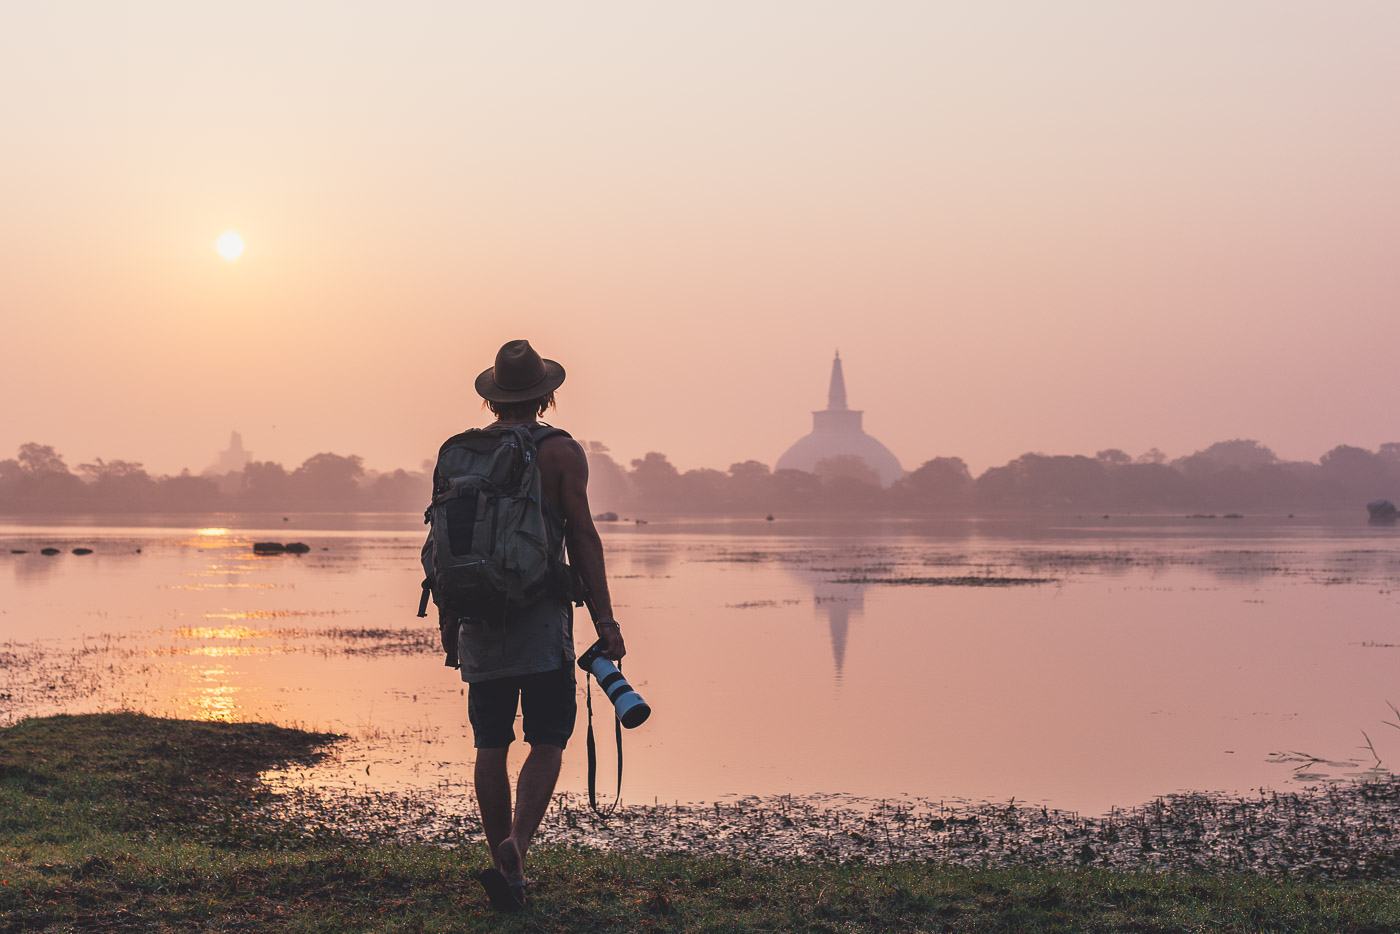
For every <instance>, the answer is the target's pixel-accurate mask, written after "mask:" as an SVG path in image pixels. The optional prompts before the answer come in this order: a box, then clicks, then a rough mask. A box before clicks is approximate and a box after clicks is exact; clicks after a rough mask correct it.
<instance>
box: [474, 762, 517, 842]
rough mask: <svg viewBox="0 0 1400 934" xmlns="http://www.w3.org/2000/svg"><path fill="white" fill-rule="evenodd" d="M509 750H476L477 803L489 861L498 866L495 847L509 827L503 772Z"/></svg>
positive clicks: (507, 779) (506, 782)
mask: <svg viewBox="0 0 1400 934" xmlns="http://www.w3.org/2000/svg"><path fill="white" fill-rule="evenodd" d="M509 751H510V747H509V746H503V747H501V748H500V749H478V750H477V751H476V774H475V782H476V803H477V806H478V807H480V808H481V829H482V830H483V831H485V832H486V845H487V847H489V848H490V850H491V861H492V862H493V863H495V864H496V868H497V869H501V868H502V867H501V862H500V860H499V859H497V858H496V848H497V847H499V846H500V845H501V843H502V842H503V841H504V840H505V839H506V838H507V837H509V836H510V827H511V822H510V777H509V776H508V775H506V753H507V752H509Z"/></svg>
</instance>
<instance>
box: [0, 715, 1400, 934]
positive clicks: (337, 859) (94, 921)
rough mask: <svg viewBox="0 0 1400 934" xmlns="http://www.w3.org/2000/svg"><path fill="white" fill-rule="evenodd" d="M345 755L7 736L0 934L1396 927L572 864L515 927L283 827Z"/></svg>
mask: <svg viewBox="0 0 1400 934" xmlns="http://www.w3.org/2000/svg"><path fill="white" fill-rule="evenodd" d="M334 739H335V737H332V736H329V735H326V734H313V733H305V732H300V731H296V730H288V729H283V728H279V727H273V726H268V725H265V724H214V723H202V722H192V721H178V720H162V719H157V718H151V717H145V716H141V715H138V714H126V713H124V714H95V715H84V716H58V717H46V718H34V719H30V720H24V721H21V722H20V723H18V724H16V725H15V726H12V727H8V728H5V729H3V730H0V932H6V934H8V932H19V931H52V932H68V931H118V930H121V931H132V930H150V931H195V930H201V931H485V930H492V931H495V930H507V931H512V930H520V931H582V932H602V931H639V930H649V931H833V932H834V931H871V932H874V931H896V930H897V931H1006V932H1010V931H1060V930H1063V931H1071V930H1073V931H1086V930H1087V931H1143V932H1169V931H1240V932H1243V931H1273V930H1277V931H1300V932H1301V931H1319V932H1321V931H1328V932H1356V934H1362V932H1380V931H1392V930H1400V895H1397V893H1396V891H1395V887H1394V885H1393V882H1391V881H1388V880H1370V881H1366V880H1357V881H1350V880H1349V881H1344V882H1330V881H1326V880H1324V879H1321V878H1318V877H1315V876H1309V875H1302V874H1299V875H1282V874H1275V875H1273V876H1268V877H1265V876H1261V875H1257V874H1252V873H1239V872H1236V873H1215V874H1210V873H1201V872H1196V873H1183V872H1145V871H1124V870H1113V869H1099V868H1080V867H1075V866H1068V865H1059V866H1037V867H1029V866H1010V867H1002V868H967V867H960V866H955V865H950V864H947V863H942V862H937V861H927V860H905V861H896V862H890V863H883V864H878V865H876V864H870V863H865V862H862V861H858V860H847V861H842V862H836V861H782V862H756V861H748V860H743V859H737V858H733V857H724V856H695V855H675V854H672V855H664V856H648V855H646V854H645V853H644V852H643V851H641V850H632V851H617V852H604V851H598V850H592V849H588V848H586V847H579V846H549V847H541V848H538V849H536V850H535V851H534V852H533V853H532V857H531V859H532V874H533V876H534V877H535V878H536V880H537V883H538V885H537V893H536V896H535V899H534V902H533V906H532V908H531V909H530V910H529V911H528V912H526V913H525V914H523V915H521V916H518V917H503V916H500V915H497V914H495V913H494V912H492V911H491V909H490V908H489V907H488V906H487V905H486V902H485V899H484V898H483V897H482V895H481V893H480V889H479V888H478V886H477V885H476V883H475V882H474V881H473V880H472V878H471V876H472V873H473V872H474V871H475V870H477V869H478V868H480V867H481V866H482V865H484V863H485V853H484V850H483V849H482V847H481V846H480V844H479V843H474V844H470V845H467V846H463V847H459V848H452V847H443V846H434V845H430V844H426V843H407V842H377V843H369V842H362V841H358V840H356V839H354V838H353V837H352V836H351V835H350V834H349V833H342V832H340V831H339V830H337V829H336V826H335V820H334V815H331V817H332V819H331V820H330V821H329V823H328V824H327V825H326V826H324V827H322V828H320V829H319V830H318V832H316V833H314V834H312V833H308V832H307V831H306V830H305V829H304V828H303V827H301V826H299V825H298V824H296V823H292V822H287V821H285V820H282V819H280V818H278V817H276V816H274V815H275V811H272V810H269V809H268V808H267V807H266V805H267V804H268V803H269V797H270V795H269V792H268V790H267V788H266V787H264V786H262V785H261V784H260V783H259V782H258V780H257V776H258V774H259V773H260V772H262V771H264V770H266V769H268V768H272V767H273V766H275V765H278V764H281V763H287V762H298V761H308V760H310V759H313V758H314V757H315V756H316V755H318V750H320V749H322V748H324V747H325V746H326V744H328V743H330V742H332V741H333V740H334ZM347 829H348V828H347Z"/></svg>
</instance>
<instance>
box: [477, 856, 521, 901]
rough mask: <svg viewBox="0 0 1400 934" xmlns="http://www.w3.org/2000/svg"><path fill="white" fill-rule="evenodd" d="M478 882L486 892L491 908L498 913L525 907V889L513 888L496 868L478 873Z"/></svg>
mask: <svg viewBox="0 0 1400 934" xmlns="http://www.w3.org/2000/svg"><path fill="white" fill-rule="evenodd" d="M476 881H478V882H480V883H481V887H482V888H483V889H485V890H486V897H487V898H488V899H489V900H490V901H491V907H492V908H494V909H496V910H497V911H519V910H520V909H522V908H524V907H525V889H524V887H523V886H521V887H519V888H517V887H515V886H512V885H511V884H510V883H509V882H507V881H506V877H505V876H503V875H501V871H500V870H499V869H497V868H496V867H495V866H492V867H491V868H490V869H483V870H481V872H479V873H477V874H476Z"/></svg>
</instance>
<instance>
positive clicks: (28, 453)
mask: <svg viewBox="0 0 1400 934" xmlns="http://www.w3.org/2000/svg"><path fill="white" fill-rule="evenodd" d="M19 466H20V469H21V470H23V471H24V472H25V473H28V474H66V473H68V465H67V464H65V463H64V462H63V457H62V455H60V454H59V453H58V452H57V451H55V450H54V449H53V446H52V445H49V444H35V443H34V442H32V441H31V442H29V443H28V444H21V445H20V446H19Z"/></svg>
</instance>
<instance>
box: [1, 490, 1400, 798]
mask: <svg viewBox="0 0 1400 934" xmlns="http://www.w3.org/2000/svg"><path fill="white" fill-rule="evenodd" d="M288 520H289V521H286V522H283V521H282V518H281V517H280V516H276V517H241V518H240V517H232V516H219V517H211V518H205V519H204V520H203V524H202V525H200V524H198V523H190V522H189V520H188V519H183V518H174V517H165V518H153V519H146V520H143V521H144V522H145V523H146V524H144V525H129V526H121V527H117V526H110V525H106V526H98V525H80V524H57V523H55V524H42V525H41V524H23V522H22V521H21V520H15V519H11V520H9V522H8V524H4V525H0V562H3V565H4V566H3V567H0V723H11V722H14V721H15V720H17V719H19V718H22V717H26V716H32V715H42V714H50V713H56V712H70V713H77V712H87V711H96V710H111V709H117V708H121V709H131V710H139V711H143V712H147V713H151V714H156V715H162V716H176V717H191V718H204V719H214V720H265V721H270V722H274V723H280V724H284V725H288V726H298V727H304V728H309V729H317V730H329V731H334V732H339V733H344V734H346V735H347V736H348V740H347V742H346V743H345V744H344V745H343V746H342V747H341V748H340V749H339V751H338V752H337V754H336V755H334V756H332V757H331V758H329V759H328V760H327V761H326V762H324V763H322V764H321V765H319V766H317V767H315V768H312V769H307V770H300V771H298V772H296V773H295V775H294V776H293V777H292V778H291V779H290V780H292V781H295V782H297V783H299V784H301V785H303V786H309V787H315V788H319V789H329V790H331V791H335V790H337V789H347V790H348V789H355V790H357V791H366V790H368V791H402V790H411V791H415V792H419V793H424V792H426V793H434V794H436V793H441V794H456V795H461V794H464V789H466V788H468V785H467V783H468V782H469V779H470V772H471V769H470V764H471V761H472V749H471V739H470V729H469V727H468V725H467V717H466V700H465V697H464V695H463V688H464V685H463V684H462V683H461V682H460V680H458V677H457V673H456V672H455V671H452V670H450V669H446V668H444V667H443V665H442V662H441V657H440V653H439V649H438V646H437V639H438V637H437V629H436V624H435V622H433V621H430V620H420V619H417V618H416V617H415V615H414V614H415V612H416V608H417V599H418V593H419V587H418V585H419V581H420V580H421V578H422V571H421V568H420V567H419V565H418V550H419V546H420V544H421V542H422V532H421V531H420V530H419V528H415V527H414V525H413V523H412V520H411V519H410V518H405V517H398V516H393V517H385V516H364V517H328V516H321V517H316V516H294V517H288ZM182 524H183V525H182ZM197 525H198V526H199V527H197ZM420 528H421V527H420ZM601 530H602V532H603V536H604V542H605V547H606V549H607V559H608V569H609V572H610V577H611V579H612V588H613V595H614V602H615V604H616V607H617V615H618V617H619V619H620V620H621V622H622V625H623V627H624V632H625V634H626V638H627V644H628V649H629V655H628V658H627V661H626V663H625V664H624V670H625V672H626V674H627V675H628V678H629V680H631V681H632V683H633V684H634V686H635V687H636V688H637V689H638V690H639V691H640V692H641V693H642V694H643V695H644V696H645V697H646V699H647V700H648V701H649V702H650V703H651V705H652V707H653V708H654V711H655V713H654V715H653V717H652V718H651V720H650V721H649V722H647V723H646V724H645V725H644V726H642V727H641V728H640V729H637V730H635V731H630V732H628V733H627V734H626V756H627V760H626V778H625V786H624V799H625V800H627V801H630V802H638V803H642V802H645V803H647V804H650V803H652V802H653V801H661V802H671V801H678V802H682V803H686V802H711V801H717V800H727V799H730V798H732V797H734V796H748V795H754V796H772V795H789V794H790V795H847V796H853V797H856V798H874V799H879V798H890V797H898V796H913V797H918V798H923V799H931V800H948V801H1008V800H1011V799H1015V800H1016V801H1017V802H1028V803H1032V804H1045V805H1048V806H1049V807H1052V808H1062V809H1067V810H1074V811H1079V812H1083V813H1090V814H1093V813H1104V812H1106V811H1107V810H1108V809H1109V808H1111V807H1115V806H1118V807H1121V806H1132V805H1137V804H1139V803H1142V802H1144V801H1148V800H1151V799H1153V798H1154V797H1157V796H1160V795H1166V794H1171V793H1173V792H1178V791H1184V790H1197V791H1211V792H1216V791H1218V792H1229V793H1244V792H1247V791H1249V790H1251V789H1256V788H1260V787H1270V788H1280V789H1297V788H1300V787H1303V786H1305V785H1308V784H1316V783H1318V782H1326V781H1337V780H1345V779H1348V778H1353V777H1357V776H1361V775H1365V774H1371V773H1369V771H1368V770H1370V769H1372V768H1374V767H1375V766H1376V765H1377V762H1376V760H1377V759H1380V760H1381V762H1382V764H1383V765H1384V766H1389V765H1393V764H1394V763H1395V762H1400V727H1397V726H1395V725H1394V724H1397V723H1400V717H1397V715H1396V713H1395V712H1394V711H1393V710H1392V709H1391V708H1390V707H1389V706H1388V704H1389V702H1390V701H1395V702H1397V703H1400V683H1397V680H1396V677H1395V674H1396V662H1397V660H1400V612H1398V611H1400V605H1398V604H1400V590H1397V589H1396V587H1397V583H1400V538H1397V535H1400V532H1397V530H1394V529H1382V528H1370V527H1368V526H1366V524H1365V522H1364V519H1362V520H1356V519H1355V518H1354V517H1351V516H1347V517H1343V518H1337V517H1312V518H1309V517H1299V518H1296V519H1291V518H1256V517H1246V518H1242V519H1183V518H1164V517H1155V518H1143V517H1112V518H1100V517H1084V518H1081V519H1068V520H1054V519H1048V518H1047V519H1042V520H1039V521H1037V522H1034V523H1028V522H1012V521H1007V520H983V521H954V522H947V523H916V522H901V521H895V520H890V521H884V522H879V521H869V522H861V523H840V522H802V521H783V520H781V519H779V520H778V521H776V522H772V523H769V522H763V521H747V520H745V521H718V520H716V521H697V520H671V521H662V520H655V521H652V522H651V523H650V524H647V525H625V524H621V523H610V524H606V525H604V526H603V527H602V529H601ZM259 540H274V541H284V542H286V541H301V542H305V543H306V544H307V545H309V546H310V548H311V550H310V552H309V553H307V554H304V555H299V556H298V555H277V556H257V555H254V554H253V552H252V543H253V542H254V541H259ZM44 547H53V548H58V549H59V550H60V553H59V554H57V555H53V556H45V555H42V554H40V553H39V550H40V549H41V548H44ZM77 547H84V548H91V549H92V550H93V553H92V554H87V555H75V554H73V553H72V549H74V548H77ZM15 551H23V552H25V553H23V554H18V553H13V552H15ZM576 628H577V630H578V645H579V648H580V649H582V648H584V647H585V646H586V645H587V642H588V641H591V640H589V639H588V638H587V636H588V634H590V633H591V631H592V627H591V626H590V625H587V624H586V623H585V622H584V621H583V619H582V617H581V615H580V618H579V620H578V624H577V626H576ZM582 690H583V681H582V678H580V706H579V717H580V722H579V729H578V731H577V732H576V733H575V736H574V739H573V740H572V741H571V744H570V747H569V750H568V752H566V754H565V765H564V773H563V775H562V777H561V782H560V787H561V789H563V790H567V791H573V792H580V791H582V790H583V789H584V788H585V787H586V778H585V773H586V769H585V755H584V748H583V747H584V743H583V716H584V711H583V704H582ZM599 705H601V706H599ZM595 710H596V711H597V712H598V713H599V714H600V716H598V718H597V722H598V723H599V724H600V725H601V726H602V727H603V730H602V731H601V732H600V736H599V743H600V747H601V753H600V760H601V763H602V765H601V772H602V776H601V781H600V785H601V786H603V787H605V788H608V789H609V790H610V789H611V782H612V778H613V766H614V763H613V755H612V729H611V723H610V720H609V717H610V716H611V715H610V711H609V709H608V707H607V704H606V701H605V700H604V699H603V698H602V696H601V694H595ZM1372 749H1374V753H1373V752H1372Z"/></svg>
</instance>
